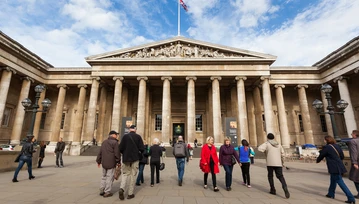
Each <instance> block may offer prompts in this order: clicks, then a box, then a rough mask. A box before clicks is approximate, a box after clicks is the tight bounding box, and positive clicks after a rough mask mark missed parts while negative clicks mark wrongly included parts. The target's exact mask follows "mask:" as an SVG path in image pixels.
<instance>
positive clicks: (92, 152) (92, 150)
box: [81, 146, 101, 156]
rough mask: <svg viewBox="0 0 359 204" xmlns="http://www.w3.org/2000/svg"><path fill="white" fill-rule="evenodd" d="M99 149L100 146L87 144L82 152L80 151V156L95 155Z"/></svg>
mask: <svg viewBox="0 0 359 204" xmlns="http://www.w3.org/2000/svg"><path fill="white" fill-rule="evenodd" d="M100 149H101V146H89V147H88V148H86V150H85V151H84V152H82V153H81V156H97V154H98V153H99V151H100Z"/></svg>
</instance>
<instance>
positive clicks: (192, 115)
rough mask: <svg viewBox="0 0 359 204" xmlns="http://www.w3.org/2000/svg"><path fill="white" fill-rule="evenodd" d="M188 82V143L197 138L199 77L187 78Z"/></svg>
mask: <svg viewBox="0 0 359 204" xmlns="http://www.w3.org/2000/svg"><path fill="white" fill-rule="evenodd" d="M186 80H187V81H188V82H187V139H186V140H187V142H188V143H191V142H193V141H194V138H196V92H195V81H196V80H197V77H192V76H191V77H186Z"/></svg>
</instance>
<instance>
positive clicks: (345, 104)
mask: <svg viewBox="0 0 359 204" xmlns="http://www.w3.org/2000/svg"><path fill="white" fill-rule="evenodd" d="M320 90H321V91H322V92H323V93H324V94H325V99H327V101H328V107H327V110H328V111H326V112H325V111H323V102H322V101H320V100H318V99H316V100H314V102H313V104H312V106H313V108H315V109H316V110H317V113H318V114H329V116H330V121H331V122H332V128H333V134H334V135H333V136H334V139H335V140H336V141H338V142H340V140H341V139H340V137H339V135H338V129H337V126H336V123H335V118H334V114H344V109H346V108H347V107H348V102H346V101H344V100H342V99H340V100H339V101H338V102H337V108H338V109H339V111H335V108H334V106H333V105H332V101H331V99H332V97H331V96H330V93H331V92H332V90H333V88H332V87H331V86H330V85H329V84H323V85H322V87H321V88H320Z"/></svg>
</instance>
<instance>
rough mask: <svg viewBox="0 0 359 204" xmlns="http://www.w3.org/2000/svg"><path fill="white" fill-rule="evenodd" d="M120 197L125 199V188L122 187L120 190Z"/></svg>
mask: <svg viewBox="0 0 359 204" xmlns="http://www.w3.org/2000/svg"><path fill="white" fill-rule="evenodd" d="M118 197H119V198H120V200H125V195H124V190H123V189H122V188H120V191H119V192H118Z"/></svg>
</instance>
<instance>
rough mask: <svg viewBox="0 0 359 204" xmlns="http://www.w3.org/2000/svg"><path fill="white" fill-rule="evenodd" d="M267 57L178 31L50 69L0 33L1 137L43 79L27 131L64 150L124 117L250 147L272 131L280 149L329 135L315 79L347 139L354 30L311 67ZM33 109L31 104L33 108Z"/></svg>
mask: <svg viewBox="0 0 359 204" xmlns="http://www.w3.org/2000/svg"><path fill="white" fill-rule="evenodd" d="M275 60H276V57H275V56H272V55H268V54H263V53H257V52H252V51H248V50H242V49H237V48H232V47H226V46H221V45H216V44H212V43H208V42H201V41H197V40H193V39H188V38H184V37H174V38H171V39H167V40H163V41H159V42H153V43H150V44H146V45H141V46H137V47H132V48H127V49H122V50H118V51H114V52H109V53H104V54H99V55H94V56H90V57H87V58H86V61H87V63H88V64H89V65H90V67H84V68H78V67H77V68H75V67H68V68H56V67H53V66H52V65H51V64H49V63H47V62H46V61H44V60H42V59H41V58H40V57H39V56H37V55H36V54H34V53H32V52H31V51H29V50H28V49H26V48H25V47H23V46H22V45H21V44H19V43H18V42H16V41H14V40H13V39H11V38H10V37H9V36H7V35H5V34H4V33H2V32H0V67H1V78H0V95H1V98H0V115H3V117H2V119H1V128H0V140H1V141H10V143H13V144H18V143H19V141H20V140H21V139H22V138H23V137H24V136H25V135H26V132H27V130H28V129H29V126H30V122H31V113H28V112H25V111H24V108H23V107H22V105H21V101H22V100H23V99H24V98H26V97H28V98H30V99H31V100H33V99H34V96H35V92H34V90H33V88H34V86H35V85H37V84H45V85H46V86H47V89H46V91H45V92H43V93H41V97H40V102H41V101H42V100H43V99H44V98H45V97H46V98H49V99H50V100H51V101H52V106H51V107H50V109H49V110H48V111H47V112H46V113H41V112H39V113H37V117H36V121H35V126H34V135H35V137H37V139H38V140H43V141H49V142H50V145H49V148H47V149H48V151H52V150H53V149H52V148H53V146H54V144H55V143H56V141H57V140H58V138H59V137H62V138H63V139H64V141H67V142H69V143H70V144H71V145H70V150H69V153H70V154H72V155H78V154H80V151H81V147H82V146H84V145H87V144H89V143H91V141H92V139H93V138H96V140H97V141H98V143H99V144H101V142H102V141H103V140H104V139H106V138H107V134H108V132H109V131H110V130H116V131H118V132H121V133H122V134H123V133H124V132H125V131H126V130H127V129H126V126H129V125H130V124H136V125H137V132H138V133H139V134H140V135H141V136H142V137H143V138H144V139H145V140H147V141H148V142H150V141H151V140H152V139H154V138H159V139H160V140H161V141H163V142H164V143H165V144H167V145H168V144H169V143H170V142H171V141H173V140H175V139H176V137H177V136H178V135H183V136H184V138H185V140H186V141H189V142H193V141H194V139H195V138H197V139H198V141H199V142H201V143H203V142H205V139H206V137H207V136H213V137H214V138H215V142H216V143H218V144H219V143H222V142H223V138H224V137H225V136H230V137H232V138H233V139H234V140H235V141H238V142H239V141H240V140H241V139H243V138H245V139H247V140H249V142H250V144H251V145H253V146H257V145H259V144H260V143H262V142H264V141H265V140H266V134H267V133H269V132H272V133H274V134H275V135H276V138H277V140H278V141H279V142H281V143H282V145H283V146H284V147H287V148H288V147H290V145H291V144H294V143H296V144H305V143H313V144H322V141H323V136H325V135H333V133H332V128H331V127H332V126H331V121H330V119H329V115H318V114H317V113H316V110H314V109H313V108H312V102H313V101H314V100H315V99H320V100H322V101H323V102H324V105H327V102H326V99H325V96H324V94H323V93H321V91H320V87H321V85H322V84H324V83H328V84H330V85H331V86H332V87H333V92H332V93H331V96H332V102H333V103H336V101H338V100H339V99H344V100H346V101H347V102H349V106H348V108H347V109H346V111H345V113H344V114H336V115H335V119H336V124H337V127H338V130H339V136H340V137H342V138H344V137H349V136H350V133H351V131H352V130H353V129H357V128H358V124H359V88H358V87H359V86H358V85H357V84H358V83H357V82H355V81H359V74H358V72H359V37H357V38H354V39H353V40H351V41H349V42H348V43H347V44H345V45H343V46H342V47H340V48H338V49H337V50H335V51H334V52H332V53H331V54H329V55H328V56H326V57H325V58H323V59H321V60H320V61H318V62H317V63H315V64H314V65H313V66H303V67H300V66H297V67H291V66H281V67H277V66H271V65H272V64H273V63H274V62H275ZM41 109H42V107H41V105H40V110H41Z"/></svg>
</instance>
